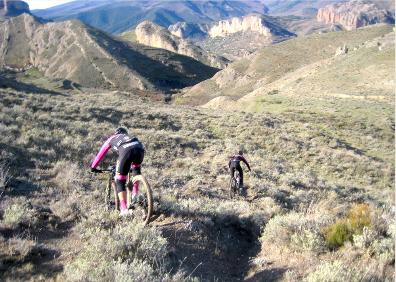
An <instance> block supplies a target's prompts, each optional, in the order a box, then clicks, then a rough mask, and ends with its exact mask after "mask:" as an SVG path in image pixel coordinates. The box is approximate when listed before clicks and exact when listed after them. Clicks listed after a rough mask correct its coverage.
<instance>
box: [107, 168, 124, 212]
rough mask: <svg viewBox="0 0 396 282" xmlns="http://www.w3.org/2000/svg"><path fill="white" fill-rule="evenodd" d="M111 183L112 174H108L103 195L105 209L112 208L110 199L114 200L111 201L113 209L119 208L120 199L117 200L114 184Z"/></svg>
mask: <svg viewBox="0 0 396 282" xmlns="http://www.w3.org/2000/svg"><path fill="white" fill-rule="evenodd" d="M113 184H114V179H113V176H112V175H109V178H108V180H107V184H106V190H105V197H104V201H105V205H106V209H107V210H111V209H112V200H114V202H113V203H114V209H115V210H119V208H120V201H119V200H118V193H117V189H116V187H115V185H113ZM111 194H113V196H111Z"/></svg>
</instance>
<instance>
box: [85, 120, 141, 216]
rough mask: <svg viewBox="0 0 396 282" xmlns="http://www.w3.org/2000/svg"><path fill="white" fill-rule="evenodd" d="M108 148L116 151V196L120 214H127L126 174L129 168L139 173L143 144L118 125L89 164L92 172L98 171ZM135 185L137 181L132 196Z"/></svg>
mask: <svg viewBox="0 0 396 282" xmlns="http://www.w3.org/2000/svg"><path fill="white" fill-rule="evenodd" d="M110 148H113V149H114V150H115V151H116V152H117V153H118V159H117V164H116V175H115V184H116V189H117V193H118V198H119V200H120V209H121V211H120V215H121V216H124V215H127V214H128V207H127V200H126V189H125V183H126V180H127V175H128V172H129V170H130V169H131V168H132V173H133V174H134V175H136V174H140V165H141V163H142V162H143V158H144V146H143V144H142V143H141V142H140V141H139V140H138V139H137V138H136V137H133V138H131V137H129V136H128V131H127V130H126V129H125V128H123V127H119V128H117V129H116V131H115V132H114V134H113V135H111V136H110V137H109V138H108V139H107V140H106V142H105V143H104V144H103V145H102V147H101V148H100V150H99V152H98V154H97V155H96V157H95V159H94V160H93V162H92V164H91V171H92V172H98V170H97V169H96V167H97V166H98V165H99V163H100V162H101V160H102V159H103V158H104V156H105V155H106V153H107V152H108V151H109V149H110ZM137 185H138V183H135V185H134V186H133V192H132V197H134V195H135V194H136V192H137V190H138V186H137Z"/></svg>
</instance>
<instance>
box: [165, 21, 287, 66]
mask: <svg viewBox="0 0 396 282" xmlns="http://www.w3.org/2000/svg"><path fill="white" fill-rule="evenodd" d="M169 31H171V32H172V34H175V35H177V36H182V37H183V38H188V39H190V40H193V41H194V42H195V44H197V45H199V46H201V47H202V48H203V49H204V50H208V51H210V52H212V53H215V54H218V55H220V56H224V57H226V58H227V59H229V60H231V61H234V60H237V59H240V58H243V57H245V56H248V55H250V54H251V53H253V52H255V51H256V50H258V49H260V48H262V47H263V46H268V45H271V44H274V43H278V42H280V41H283V40H287V39H290V38H292V37H294V36H295V34H293V33H292V32H289V31H288V30H287V29H285V28H284V27H283V26H282V24H280V22H279V19H278V18H274V17H271V16H267V15H262V14H251V15H248V16H244V17H233V18H229V19H227V20H222V21H217V22H213V23H212V24H205V25H203V24H192V23H177V24H175V25H172V26H170V27H169Z"/></svg>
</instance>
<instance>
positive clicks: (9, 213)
mask: <svg viewBox="0 0 396 282" xmlns="http://www.w3.org/2000/svg"><path fill="white" fill-rule="evenodd" d="M36 221H37V219H36V216H35V211H34V210H33V209H32V208H31V207H29V205H28V203H26V202H23V201H20V202H17V203H14V204H11V205H9V206H8V207H7V208H6V209H5V211H4V215H3V220H2V223H3V224H4V225H5V226H6V227H8V228H17V227H19V226H20V225H27V226H32V225H34V224H35V223H36Z"/></svg>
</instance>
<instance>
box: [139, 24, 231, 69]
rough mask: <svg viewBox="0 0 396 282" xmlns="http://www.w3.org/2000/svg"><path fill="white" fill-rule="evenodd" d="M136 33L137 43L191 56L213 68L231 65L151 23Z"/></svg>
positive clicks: (143, 25) (141, 26)
mask: <svg viewBox="0 0 396 282" xmlns="http://www.w3.org/2000/svg"><path fill="white" fill-rule="evenodd" d="M135 33H136V39H137V41H138V42H139V43H141V44H144V45H148V46H152V47H156V48H162V49H166V50H169V51H171V52H175V53H178V54H181V55H185V56H189V57H192V58H194V59H196V60H198V61H200V62H203V63H204V64H207V65H210V66H212V67H216V68H224V67H226V66H227V64H228V63H229V61H228V60H227V59H225V58H223V57H220V56H216V55H213V54H211V53H209V52H206V51H205V50H203V49H202V48H201V47H198V46H196V45H194V44H192V43H190V42H189V41H187V40H184V39H182V38H179V37H177V36H175V35H173V34H171V33H170V32H169V31H168V30H167V29H165V28H163V27H161V26H159V25H157V24H154V23H152V22H150V21H143V22H142V23H140V24H139V25H138V26H137V27H136V29H135Z"/></svg>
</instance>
